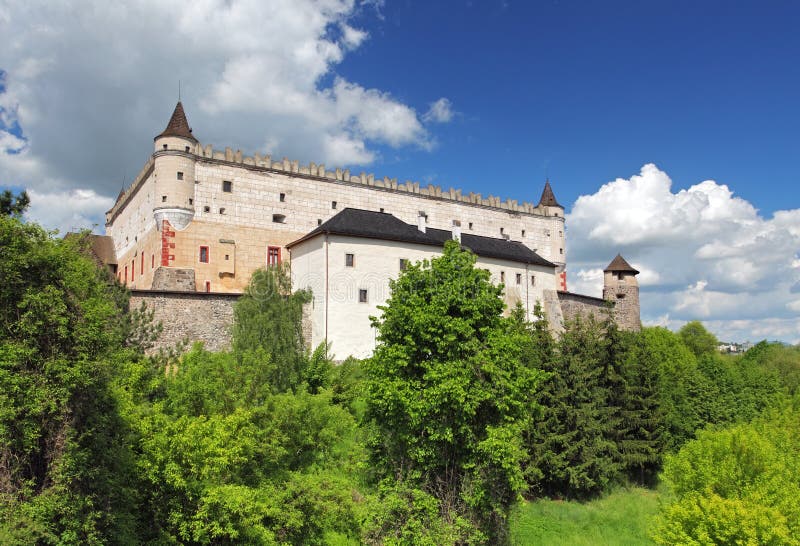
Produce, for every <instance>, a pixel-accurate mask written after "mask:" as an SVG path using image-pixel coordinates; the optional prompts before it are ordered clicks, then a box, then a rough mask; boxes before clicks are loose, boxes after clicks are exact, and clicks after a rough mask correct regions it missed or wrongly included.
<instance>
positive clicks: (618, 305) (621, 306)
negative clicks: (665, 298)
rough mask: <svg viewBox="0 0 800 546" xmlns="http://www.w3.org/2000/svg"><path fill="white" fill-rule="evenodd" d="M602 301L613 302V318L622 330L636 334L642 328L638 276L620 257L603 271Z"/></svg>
mask: <svg viewBox="0 0 800 546" xmlns="http://www.w3.org/2000/svg"><path fill="white" fill-rule="evenodd" d="M603 274H604V275H603V299H604V300H606V301H611V302H614V318H615V319H616V321H617V325H618V326H619V327H620V328H621V329H623V330H631V331H634V332H638V331H639V330H640V329H641V327H642V322H641V319H640V318H639V283H638V281H637V280H636V275H638V274H639V272H638V271H637V270H635V269H634V268H633V267H632V266H631V264H629V263H628V262H626V261H625V258H623V257H622V256H621V255H619V254H617V257H616V258H614V259H613V260H611V263H610V264H608V267H606V268H605V269H604V270H603Z"/></svg>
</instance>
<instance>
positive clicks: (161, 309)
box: [130, 290, 239, 351]
mask: <svg viewBox="0 0 800 546" xmlns="http://www.w3.org/2000/svg"><path fill="white" fill-rule="evenodd" d="M238 299H239V295H238V294H215V293H202V292H167V291H156V290H132V291H131V299H130V307H131V309H138V308H139V306H140V305H141V304H142V302H144V303H145V304H146V305H147V307H148V309H153V310H154V319H155V321H156V322H161V325H162V327H163V330H162V333H161V336H160V337H159V339H158V340H157V342H156V344H155V346H154V348H153V349H154V350H155V351H157V350H158V349H167V348H170V347H174V346H175V344H177V343H179V342H181V341H184V340H185V341H188V342H189V343H192V342H195V341H202V342H203V344H205V347H206V349H208V350H210V351H221V350H224V349H228V348H230V345H231V326H232V325H233V305H234V304H235V303H236V301H237V300H238Z"/></svg>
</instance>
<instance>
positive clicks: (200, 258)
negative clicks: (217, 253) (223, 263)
mask: <svg viewBox="0 0 800 546" xmlns="http://www.w3.org/2000/svg"><path fill="white" fill-rule="evenodd" d="M203 250H205V251H206V254H205V260H204V259H203ZM197 258H198V260H199V261H200V263H201V264H207V263H210V262H211V250H210V249H209V248H208V246H206V245H200V255H199V256H198V257H197Z"/></svg>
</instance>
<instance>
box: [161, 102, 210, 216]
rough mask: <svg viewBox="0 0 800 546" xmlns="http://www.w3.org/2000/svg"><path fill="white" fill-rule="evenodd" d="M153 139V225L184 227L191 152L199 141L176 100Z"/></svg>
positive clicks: (190, 192) (189, 203) (189, 211)
mask: <svg viewBox="0 0 800 546" xmlns="http://www.w3.org/2000/svg"><path fill="white" fill-rule="evenodd" d="M153 140H154V142H155V151H154V152H153V161H154V167H153V175H154V177H155V195H154V200H155V203H154V207H153V217H154V219H155V221H156V227H157V229H159V230H161V229H162V227H163V225H164V221H168V222H169V225H170V226H171V227H173V228H175V229H177V230H183V229H186V227H187V226H188V225H189V223H190V222H191V221H192V219H193V218H194V204H193V202H194V183H195V162H196V158H195V151H196V148H197V146H198V145H199V143H198V141H197V139H196V138H195V137H194V135H193V134H192V129H191V128H190V127H189V122H188V120H187V119H186V113H185V112H184V111H183V104H181V102H180V101H178V104H177V105H175V110H174V111H173V112H172V117H171V118H170V120H169V123H167V127H166V129H164V130H163V131H162V132H161V134H159V135H158V136H156V137H155V138H154V139H153Z"/></svg>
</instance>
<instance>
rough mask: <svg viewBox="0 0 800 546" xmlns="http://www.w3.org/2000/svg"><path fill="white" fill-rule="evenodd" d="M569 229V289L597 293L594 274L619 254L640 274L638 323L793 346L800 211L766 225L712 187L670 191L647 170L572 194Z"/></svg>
mask: <svg viewBox="0 0 800 546" xmlns="http://www.w3.org/2000/svg"><path fill="white" fill-rule="evenodd" d="M567 223H568V225H569V227H570V231H569V233H570V239H569V242H568V244H569V256H568V263H569V276H570V278H569V283H570V284H569V286H570V290H573V289H574V290H575V291H581V290H582V291H584V292H585V293H588V294H592V295H598V294H599V293H600V290H601V289H602V277H601V276H599V275H598V271H600V270H602V267H604V266H605V265H606V264H607V263H608V262H609V261H610V259H611V258H612V257H613V256H615V255H616V253H617V252H621V253H622V254H623V256H625V258H626V259H628V261H629V262H630V263H631V264H632V265H633V266H634V267H636V268H637V269H639V270H640V271H641V272H642V273H641V274H640V276H639V281H640V286H641V290H642V296H641V303H642V318H643V321H644V322H645V323H648V324H661V323H664V322H665V321H666V322H667V323H668V324H669V325H671V326H680V325H681V324H683V323H685V322H686V321H688V320H693V319H701V320H703V321H705V322H706V323H707V324H708V325H710V326H711V327H713V328H716V330H715V332H716V333H717V334H718V335H719V336H720V337H723V338H725V339H730V340H737V339H738V340H742V341H743V340H744V339H745V338H746V337H749V336H753V337H755V338H758V336H761V335H762V333H763V336H764V337H769V338H770V339H774V338H779V339H785V340H787V341H795V342H796V341H800V317H798V311H800V309H799V308H798V307H800V306H799V305H797V303H796V302H797V298H796V296H795V297H792V294H793V293H796V292H797V290H795V287H797V286H798V285H800V284H799V283H800V263H798V262H799V261H800V260H798V252H799V251H800V209H793V210H784V211H777V212H775V213H774V214H773V215H772V217H771V218H765V217H763V216H761V215H760V214H759V213H758V211H757V210H756V209H755V207H753V206H752V204H750V203H749V202H747V201H746V200H744V199H742V198H740V197H737V196H736V195H734V193H733V191H732V190H731V189H730V188H729V187H728V186H726V185H724V184H720V183H718V182H715V181H713V180H706V181H702V182H700V183H698V184H695V185H692V186H690V187H689V188H688V189H681V190H678V191H673V189H672V180H671V179H670V177H669V176H668V175H667V173H665V172H663V171H661V170H660V169H659V168H658V167H656V166H655V165H652V164H648V165H645V166H643V167H642V169H641V171H640V172H639V174H637V175H634V176H631V177H630V178H628V179H624V178H618V179H617V180H614V181H613V182H609V183H607V184H604V185H603V186H602V187H601V188H600V189H599V190H598V191H597V192H595V193H594V194H592V195H583V196H581V197H579V198H578V199H577V201H576V202H575V204H574V206H573V208H572V211H571V213H570V214H568V215H567ZM767 324H769V325H771V327H772V330H770V329H769V328H767V327H766V326H765V325H767ZM665 325H666V324H665ZM747 332H750V333H747ZM736 336H745V337H736ZM781 336H783V337H781Z"/></svg>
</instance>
